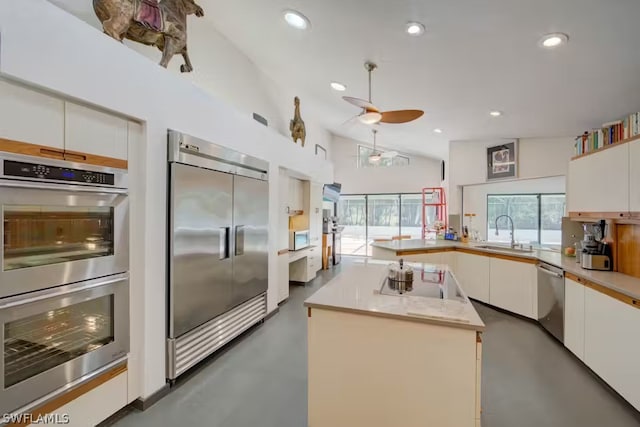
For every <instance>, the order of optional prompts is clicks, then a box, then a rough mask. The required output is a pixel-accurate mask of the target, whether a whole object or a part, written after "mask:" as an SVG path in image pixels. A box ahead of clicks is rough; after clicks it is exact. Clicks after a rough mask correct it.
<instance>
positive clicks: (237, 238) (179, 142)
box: [167, 131, 269, 381]
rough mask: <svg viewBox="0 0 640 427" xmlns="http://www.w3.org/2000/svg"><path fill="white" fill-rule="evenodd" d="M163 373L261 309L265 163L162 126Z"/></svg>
mask: <svg viewBox="0 0 640 427" xmlns="http://www.w3.org/2000/svg"><path fill="white" fill-rule="evenodd" d="M168 148H169V149H168V154H169V155H168V158H169V254H168V257H169V260H168V261H169V262H168V266H169V269H168V270H169V271H168V322H167V378H168V379H169V380H171V381H173V380H175V378H176V377H178V376H179V375H180V374H182V373H183V372H185V371H186V370H187V369H189V368H191V367H192V366H193V365H195V364H196V363H198V362H199V361H201V360H202V359H204V358H205V357H207V356H209V355H210V354H212V353H213V352H215V351H216V350H218V349H219V348H221V347H222V346H224V345H225V344H227V343H228V342H230V341H231V340H233V339H234V338H235V337H237V336H238V335H240V334H241V333H242V332H244V331H245V330H247V329H248V328H250V327H251V326H253V325H254V324H256V323H258V322H260V321H261V320H263V319H264V317H265V315H266V313H267V297H266V291H267V276H268V261H267V259H268V254H267V249H268V248H267V246H268V210H269V209H268V208H269V200H268V194H269V186H268V172H267V171H268V164H267V162H265V161H263V160H260V159H256V158H253V157H250V156H247V155H244V154H242V153H238V152H236V151H233V150H230V149H227V148H224V147H221V146H218V145H215V144H212V143H209V142H207V141H202V140H199V139H196V138H193V137H190V136H188V135H184V134H181V133H179V132H175V131H169V147H168Z"/></svg>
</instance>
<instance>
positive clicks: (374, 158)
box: [369, 154, 382, 164]
mask: <svg viewBox="0 0 640 427" xmlns="http://www.w3.org/2000/svg"><path fill="white" fill-rule="evenodd" d="M380 160H382V155H381V154H372V155H370V156H369V163H373V164H376V163H380Z"/></svg>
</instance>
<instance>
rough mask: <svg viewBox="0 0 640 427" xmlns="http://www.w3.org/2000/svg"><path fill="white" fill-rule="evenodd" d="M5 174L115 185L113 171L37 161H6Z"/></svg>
mask: <svg viewBox="0 0 640 427" xmlns="http://www.w3.org/2000/svg"><path fill="white" fill-rule="evenodd" d="M4 175H5V176H19V177H23V178H37V179H51V180H56V181H70V182H82V183H86V184H96V185H114V182H115V178H114V175H113V174H112V173H104V172H94V171H86V170H81V169H70V168H62V167H59V166H50V165H41V164H37V163H25V162H16V161H13V160H5V161H4Z"/></svg>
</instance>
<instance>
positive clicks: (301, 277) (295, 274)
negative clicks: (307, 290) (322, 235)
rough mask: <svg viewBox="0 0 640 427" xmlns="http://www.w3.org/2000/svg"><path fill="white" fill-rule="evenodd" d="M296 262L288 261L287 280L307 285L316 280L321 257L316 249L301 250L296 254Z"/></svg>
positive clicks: (319, 251)
mask: <svg viewBox="0 0 640 427" xmlns="http://www.w3.org/2000/svg"><path fill="white" fill-rule="evenodd" d="M296 258H297V259H296V260H295V261H291V259H289V261H290V262H289V280H290V281H292V282H301V283H307V282H310V281H312V280H313V279H315V278H316V274H317V273H318V270H320V269H321V268H322V255H321V250H320V248H318V247H313V248H309V249H303V250H302V251H298V252H296Z"/></svg>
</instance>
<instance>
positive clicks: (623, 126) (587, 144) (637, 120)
mask: <svg viewBox="0 0 640 427" xmlns="http://www.w3.org/2000/svg"><path fill="white" fill-rule="evenodd" d="M638 135H640V112H638V113H633V114H630V115H628V116H627V117H625V118H623V119H622V120H615V121H612V122H608V123H604V124H603V125H602V127H601V128H600V129H593V130H592V131H591V132H585V133H583V134H582V135H580V136H578V137H577V138H576V140H575V144H574V154H575V155H576V156H581V155H583V154H587V153H590V152H592V151H596V150H600V149H602V148H604V147H606V146H608V145H612V144H616V143H618V142H620V141H624V140H627V139H629V138H633V137H635V136H638Z"/></svg>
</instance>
